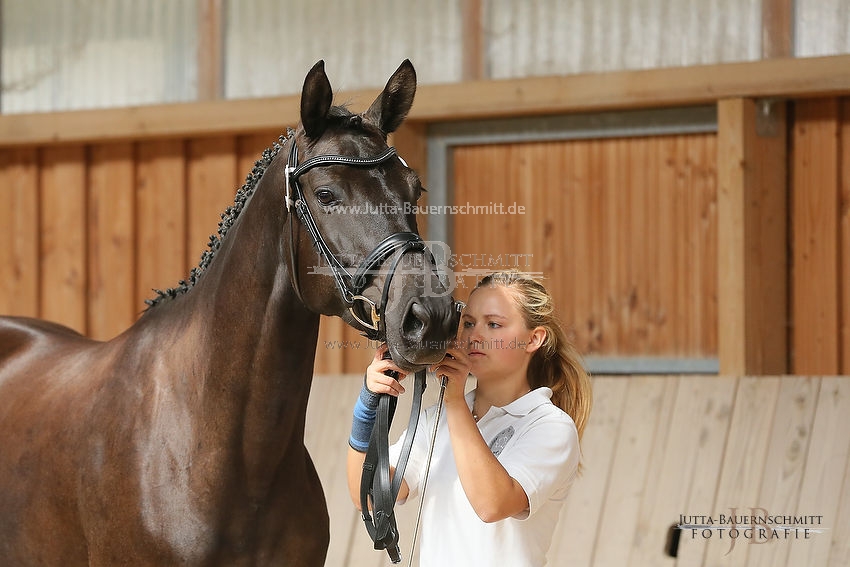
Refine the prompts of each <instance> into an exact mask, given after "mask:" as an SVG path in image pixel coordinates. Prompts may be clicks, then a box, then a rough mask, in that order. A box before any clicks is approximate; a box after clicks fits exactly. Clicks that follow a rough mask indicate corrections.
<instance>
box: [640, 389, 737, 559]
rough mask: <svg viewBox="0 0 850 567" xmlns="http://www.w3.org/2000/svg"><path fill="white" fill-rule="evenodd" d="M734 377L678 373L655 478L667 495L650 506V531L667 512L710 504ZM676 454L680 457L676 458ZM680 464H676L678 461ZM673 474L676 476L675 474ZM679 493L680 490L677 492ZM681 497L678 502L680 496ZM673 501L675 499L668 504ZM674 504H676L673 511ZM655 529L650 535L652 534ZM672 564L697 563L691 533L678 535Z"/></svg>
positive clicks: (699, 510) (697, 544)
mask: <svg viewBox="0 0 850 567" xmlns="http://www.w3.org/2000/svg"><path fill="white" fill-rule="evenodd" d="M737 386H738V379H737V378H732V377H704V376H692V377H686V378H685V377H683V378H681V379H680V383H679V399H678V400H677V403H676V411H675V413H674V415H673V420H672V421H671V423H670V429H671V433H670V441H669V444H668V450H667V453H666V456H665V458H668V459H669V461H668V463H669V467H668V466H665V467H663V471H664V472H663V473H662V474H663V475H665V477H666V478H662V479H660V480H659V483H660V484H661V485H662V486H669V487H670V490H671V493H672V496H671V497H668V498H669V499H668V500H666V502H665V503H664V504H663V505H661V506H659V508H658V509H657V510H656V511H654V515H653V517H654V518H655V519H654V520H653V521H654V522H655V523H657V527H656V528H655V529H656V530H659V529H662V528H663V527H665V526H666V525H667V524H666V522H667V521H670V520H669V516H668V514H670V513H672V512H675V513H676V514H677V516H676V519H675V521H676V522H677V523H680V522H681V518H680V517H679V516H681V515H685V516H689V515H703V514H707V513H709V512H707V511H709V510H712V508H713V507H714V499H715V495H716V490H717V479H718V478H720V471H721V466H722V464H723V452H724V450H725V449H726V444H727V442H728V438H729V426H730V416H731V414H732V411H733V408H734V400H735V394H736V391H737ZM680 459H681V460H680ZM680 462H681V463H683V465H681V466H680V464H679V463H680ZM677 474H678V475H679V476H680V477H681V478H677ZM683 492H685V493H686V494H684V495H683V494H682V493H683ZM683 496H684V498H685V500H684V501H683V502H684V504H679V503H680V502H682V500H681V498H682V497H683ZM674 502H675V504H674ZM675 505H680V506H681V508H680V509H679V510H678V511H676V510H673V508H674V506H675ZM658 535H659V534H656V537H657V536H658ZM679 535H680V540H679V548H678V555H677V559H676V566H677V567H697V566H701V565H703V562H702V559H703V555H704V553H705V545H704V542H703V541H702V540H701V539H694V538H693V537H692V536H691V533H689V532H687V531H683V532H681V533H680V534H679Z"/></svg>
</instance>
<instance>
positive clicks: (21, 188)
mask: <svg viewBox="0 0 850 567" xmlns="http://www.w3.org/2000/svg"><path fill="white" fill-rule="evenodd" d="M38 181H39V166H38V155H37V153H36V151H35V150H34V149H6V150H3V151H0V202H2V203H3V206H1V207H0V240H2V241H3V242H4V243H5V244H4V245H3V246H0V313H4V314H8V315H25V316H35V315H37V314H38V310H39V309H38V301H39V293H38V282H39V262H38V255H39V224H38V217H39V215H38V207H39V199H38Z"/></svg>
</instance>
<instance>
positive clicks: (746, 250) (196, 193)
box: [0, 97, 850, 374]
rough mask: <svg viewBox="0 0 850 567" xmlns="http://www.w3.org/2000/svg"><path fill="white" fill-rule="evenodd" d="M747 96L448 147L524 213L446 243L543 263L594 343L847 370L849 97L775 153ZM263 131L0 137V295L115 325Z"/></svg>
mask: <svg viewBox="0 0 850 567" xmlns="http://www.w3.org/2000/svg"><path fill="white" fill-rule="evenodd" d="M741 100H743V99H738V102H735V101H734V100H731V101H722V102H721V103H720V105H719V108H720V109H721V112H719V119H720V121H721V124H720V128H719V132H718V134H717V135H714V134H693V135H679V136H669V135H668V136H656V137H645V138H624V139H599V140H571V141H561V142H541V143H524V144H513V145H487V146H466V147H459V148H457V149H455V150H454V156H453V160H454V175H455V177H454V180H453V181H454V186H455V187H456V188H457V190H456V192H455V195H454V204H455V205H465V204H472V205H488V204H491V203H498V204H500V205H502V206H505V207H507V206H510V205H511V204H517V205H522V206H524V207H525V214H524V215H519V214H501V215H485V214H479V215H475V214H473V215H462V216H461V215H458V216H456V217H454V218H453V219H452V220H453V221H454V227H455V228H454V230H455V237H454V241H455V244H454V250H453V252H455V253H456V254H457V255H458V256H459V257H467V258H468V259H469V263H473V264H474V263H475V262H476V260H475V259H474V258H476V257H487V258H502V261H505V259H507V258H508V257H509V256H510V255H511V254H513V255H515V258H516V262H517V264H518V265H517V266H516V267H519V268H521V269H527V270H530V271H539V272H542V273H543V274H544V275H545V276H546V277H547V284H548V285H549V286H550V287H551V288H552V289H553V292H554V293H555V297H556V301H557V304H558V305H559V307H560V309H561V316H562V319H563V320H564V321H565V322H566V324H567V326H568V327H571V328H572V329H573V330H574V332H575V339H576V342H577V343H578V344H579V346H580V348H581V350H582V351H583V352H585V353H588V354H600V355H620V356H636V355H646V354H649V355H656V356H682V357H711V356H719V358H720V360H721V371H722V372H724V373H732V374H734V373H736V370H737V371H738V372H743V371H744V370H747V371H748V372H749V373H766V374H771V373H777V372H785V371H791V372H793V373H799V374H810V373H815V372H819V373H821V372H822V373H850V283H848V282H850V253H848V251H850V165H848V164H850V153H848V152H850V149H848V148H850V126H848V125H849V124H850V102H848V99H847V98H843V99H842V98H834V97H833V98H822V99H806V100H801V101H797V102H796V103H794V104H792V105H790V106H789V108H788V109H787V115H788V119H787V128H788V132H789V137H788V142H787V148H786V142H785V139H784V138H782V139H780V140H778V141H773V142H769V144H773V146H769V144H768V147H773V148H774V149H775V150H772V151H774V153H776V154H777V155H774V156H773V157H772V158H771V157H770V155H769V153H765V150H764V148H763V147H762V146H765V144H766V142H763V141H760V140H770V138H759V137H758V136H749V135H748V134H747V132H748V129H752V130H754V129H755V128H756V126H755V125H754V122H755V121H756V119H757V112H758V111H759V109H757V108H756V107H755V104H754V103H752V102H750V103H748V104H741V103H740V101H741ZM782 120H783V122H782V124H783V126H782V128H783V131H784V128H785V127H786V126H785V124H786V122H785V121H784V120H785V118H784V114H783V118H782ZM748 121H752V122H753V124H748ZM424 136H425V129H424V128H422V127H421V125H418V124H416V123H414V124H413V125H411V126H410V127H408V128H407V129H406V130H405V132H404V133H400V134H399V136H398V138H399V139H398V140H397V144H398V145H401V146H406V147H407V148H409V149H408V151H406V152H405V155H406V157H408V158H409V159H410V160H411V161H412V163H413V164H414V165H415V167H418V168H419V169H420V170H423V171H424V167H425V164H424V157H423V153H424V143H423V140H424ZM748 136H749V137H748ZM276 137H277V133H276V132H273V131H267V132H261V133H257V134H249V135H244V134H243V135H220V136H205V137H191V138H185V137H184V138H168V139H154V140H140V141H136V142H130V141H125V142H120V141H119V142H106V143H85V144H84V143H77V144H60V145H40V146H35V147H32V146H30V147H4V148H0V198H2V202H3V203H4V206H3V207H2V209H0V237H2V238H3V240H4V242H5V243H6V244H5V245H4V246H2V247H0V313H4V314H11V315H31V316H37V317H42V318H46V319H51V320H54V321H58V322H60V323H64V324H66V325H68V326H70V327H72V328H74V329H77V330H78V331H80V332H82V333H85V334H88V335H90V336H92V337H94V338H98V339H106V338H109V337H112V336H114V335H116V334H118V333H120V332H121V331H122V330H123V329H125V328H126V327H127V326H129V325H130V324H132V322H133V321H134V320H135V318H136V317H137V316H138V314H139V313H140V312H141V311H142V310H143V309H144V303H143V301H144V299H145V298H149V297H151V296H152V295H153V294H152V292H151V289H152V288H166V287H170V286H174V285H175V284H176V283H177V281H178V280H179V279H181V278H183V277H185V276H186V274H187V273H188V270H189V269H190V268H191V267H192V266H194V265H196V264H197V261H198V258H199V256H200V253H201V251H202V250H203V249H204V246H205V245H206V242H207V239H208V236H209V235H210V234H212V233H213V232H214V231H215V230H216V224H217V222H218V220H219V214H220V212H221V211H223V210H224V208H225V207H226V206H227V205H229V204H230V203H231V202H232V199H233V195H234V193H235V190H236V188H237V187H239V186H240V185H241V184H242V182H243V180H244V177H245V175H246V174H247V172H248V171H249V170H250V168H251V166H252V164H253V162H254V161H255V160H256V159H257V157H259V155H260V153H261V152H262V150H263V149H264V148H265V147H267V146H269V145H270V144H271V143H272V142H273V141H274V140H275V139H276ZM777 144H778V145H777ZM776 148H779V149H776ZM786 149H787V156H786ZM765 156H768V157H765ZM786 170H787V176H788V180H789V181H788V184H787V187H786V183H785V176H786V174H785V171H786ZM721 189H722V190H721ZM786 192H787V193H786ZM786 194H787V196H786ZM753 203H755V205H753ZM736 207H737V208H736ZM786 217H787V219H786ZM745 219H749V220H747V221H746V222H745ZM786 221H787V222H786ZM422 224H423V226H424V223H422ZM786 225H787V226H786ZM745 226H748V227H750V228H747V229H746V231H745ZM754 227H755V228H754ZM759 227H761V228H759ZM754 230H755V231H756V232H753V231H754ZM747 231H749V232H747ZM736 235H737V236H736ZM730 250H731V251H733V252H734V253H732V254H731V255H730ZM464 255H466V256H464ZM730 259H731V260H730ZM461 267H463V266H461ZM466 267H472V268H476V267H477V268H481V267H483V266H474V265H470V266H466ZM466 283H467V285H472V283H473V281H472V280H469V279H467V281H466ZM739 286H743V287H739ZM730 290H731V291H730ZM467 291H468V290H464V289H460V290H459V291H458V295H460V296H465V294H466V293H467ZM724 317H725V319H724ZM720 328H723V329H724V332H723V333H719V329H720ZM358 340H359V341H360V342H359V343H358V342H357V341H358ZM318 352H319V354H318V356H317V361H316V369H317V371H318V372H321V373H340V372H354V371H356V370H357V369H359V368H362V366H363V364H365V363H366V362H367V361H368V360H369V355H370V352H371V350H370V349H369V348H368V345H366V343H365V342H364V341H362V340H361V337H359V335H357V334H356V333H355V332H354V331H353V330H351V329H349V328H348V327H347V326H346V325H344V324H343V323H342V322H341V321H340V320H337V319H328V320H324V321H323V324H322V331H321V340H320V345H319V351H318ZM750 359H752V360H750ZM737 361H740V362H737Z"/></svg>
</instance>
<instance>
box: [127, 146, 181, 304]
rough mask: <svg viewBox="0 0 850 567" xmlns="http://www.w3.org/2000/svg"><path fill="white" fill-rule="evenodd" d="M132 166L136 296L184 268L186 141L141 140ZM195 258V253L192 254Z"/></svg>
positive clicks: (173, 282) (171, 280)
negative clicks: (134, 211)
mask: <svg viewBox="0 0 850 567" xmlns="http://www.w3.org/2000/svg"><path fill="white" fill-rule="evenodd" d="M136 155H137V166H136V240H137V244H136V246H137V249H138V257H137V258H136V302H135V305H134V308H135V309H136V310H137V311H141V310H142V309H144V300H146V299H151V298H153V297H154V296H155V294H154V293H153V290H155V289H162V290H164V289H167V288H170V287H176V286H177V282H178V281H180V280H182V279H185V278H186V277H187V276H188V274H189V261H188V259H187V253H186V240H187V238H186V233H187V228H186V146H185V143H184V141H183V140H160V141H156V142H140V143H139V144H138V147H137V154H136ZM193 260H195V259H193Z"/></svg>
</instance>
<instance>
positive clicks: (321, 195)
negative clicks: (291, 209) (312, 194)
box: [316, 189, 336, 205]
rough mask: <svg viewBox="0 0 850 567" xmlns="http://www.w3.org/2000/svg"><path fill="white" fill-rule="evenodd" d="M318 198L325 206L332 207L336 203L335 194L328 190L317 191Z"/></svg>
mask: <svg viewBox="0 0 850 567" xmlns="http://www.w3.org/2000/svg"><path fill="white" fill-rule="evenodd" d="M316 198H317V199H318V200H319V202H320V203H321V204H323V205H330V204H331V203H333V202H334V201H336V196H334V194H333V192H332V191H330V190H328V189H319V190H318V191H316Z"/></svg>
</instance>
